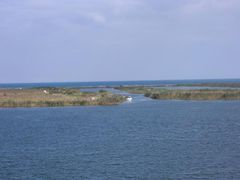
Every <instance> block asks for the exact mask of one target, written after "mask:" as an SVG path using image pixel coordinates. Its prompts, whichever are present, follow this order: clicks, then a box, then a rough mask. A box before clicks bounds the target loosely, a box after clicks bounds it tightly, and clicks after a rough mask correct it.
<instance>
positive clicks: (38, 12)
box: [0, 0, 240, 83]
mask: <svg viewBox="0 0 240 180" xmlns="http://www.w3.org/2000/svg"><path fill="white" fill-rule="evenodd" d="M239 19H240V1H239V0H21V1H19V0H0V83H8V82H53V81H115V80H116V81H118V80H161V79H214V78H240V20H239Z"/></svg>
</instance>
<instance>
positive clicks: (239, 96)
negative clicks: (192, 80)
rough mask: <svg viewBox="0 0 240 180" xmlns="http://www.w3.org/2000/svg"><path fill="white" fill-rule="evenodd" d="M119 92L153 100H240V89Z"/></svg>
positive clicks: (135, 88) (138, 88)
mask: <svg viewBox="0 0 240 180" xmlns="http://www.w3.org/2000/svg"><path fill="white" fill-rule="evenodd" d="M116 89H118V90H122V91H127V92H129V93H133V94H144V95H145V96H146V97H150V98H152V99H176V100H240V89H236V90H235V89H234V90H233V89H200V90H194V89H190V90H182V89H166V88H162V89H161V88H153V87H144V86H131V87H130V86H128V87H118V88H116Z"/></svg>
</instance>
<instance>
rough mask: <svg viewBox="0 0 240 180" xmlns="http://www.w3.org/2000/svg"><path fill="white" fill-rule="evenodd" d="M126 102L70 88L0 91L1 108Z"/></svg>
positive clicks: (115, 96)
mask: <svg viewBox="0 0 240 180" xmlns="http://www.w3.org/2000/svg"><path fill="white" fill-rule="evenodd" d="M125 100H126V98H125V97H124V96H121V95H116V94H112V93H110V92H106V91H104V92H96V93H94V92H80V91H79V90H78V89H68V88H52V87H46V88H34V89H0V107H54V106H87V105H115V104H119V103H122V102H124V101H125Z"/></svg>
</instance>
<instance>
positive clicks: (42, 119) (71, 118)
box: [0, 92, 240, 180]
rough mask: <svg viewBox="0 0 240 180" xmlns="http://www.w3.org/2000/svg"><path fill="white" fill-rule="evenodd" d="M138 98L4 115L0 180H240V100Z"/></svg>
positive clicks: (17, 110) (15, 110)
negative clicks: (109, 103)
mask: <svg viewBox="0 0 240 180" xmlns="http://www.w3.org/2000/svg"><path fill="white" fill-rule="evenodd" d="M117 93H119V92H117ZM125 95H128V94H125ZM132 96H133V102H132V103H123V104H121V105H117V106H88V107H57V108H12V109H11V108H10V109H0V179H4V180H5V179H64V180H65V179H97V180H98V179H100V180H101V179H103V180H105V179H116V180H118V179H144V180H145V179H156V180H158V179H174V180H175V179H189V180H190V179H191V180H192V179H216V180H218V179H224V180H225V179H226V180H229V179H240V153H239V152H240V101H175V100H171V101H167V100H164V101H161V100H151V99H148V98H145V97H144V96H143V95H132Z"/></svg>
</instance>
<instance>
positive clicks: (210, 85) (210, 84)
mask: <svg viewBox="0 0 240 180" xmlns="http://www.w3.org/2000/svg"><path fill="white" fill-rule="evenodd" d="M175 86H193V87H194V86H199V87H232V88H240V83H200V84H198V83H197V84H176V85H175Z"/></svg>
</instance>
